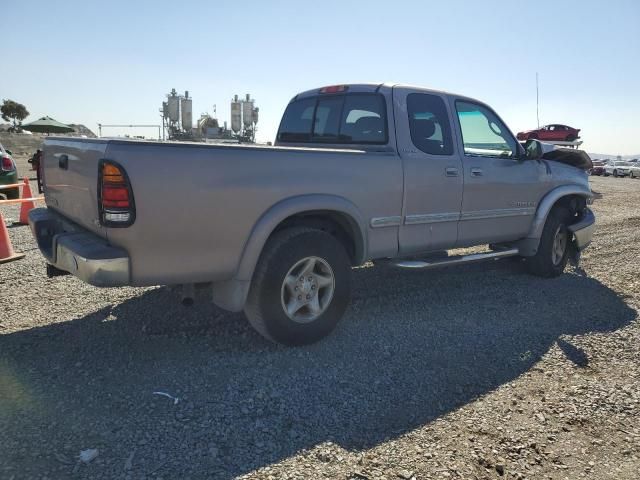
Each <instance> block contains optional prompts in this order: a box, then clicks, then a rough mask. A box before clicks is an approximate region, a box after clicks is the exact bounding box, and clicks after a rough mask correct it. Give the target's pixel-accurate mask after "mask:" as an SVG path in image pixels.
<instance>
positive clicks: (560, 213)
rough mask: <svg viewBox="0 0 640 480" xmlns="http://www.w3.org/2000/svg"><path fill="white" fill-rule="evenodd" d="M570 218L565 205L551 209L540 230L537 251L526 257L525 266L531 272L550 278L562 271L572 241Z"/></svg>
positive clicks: (565, 264)
mask: <svg viewBox="0 0 640 480" xmlns="http://www.w3.org/2000/svg"><path fill="white" fill-rule="evenodd" d="M571 219H572V215H571V212H570V211H569V210H568V209H566V208H565V207H560V206H558V207H554V208H553V209H552V210H551V212H550V213H549V216H548V217H547V222H546V223H545V224H544V229H543V230H542V237H541V238H540V245H539V246H538V251H537V253H536V254H535V255H534V256H533V257H529V258H527V267H528V269H529V271H530V272H531V273H533V274H534V275H537V276H539V277H546V278H551V277H557V276H558V275H561V274H562V272H564V269H565V267H566V266H567V260H568V258H569V247H570V244H571V241H572V234H571V231H570V230H569V228H568V226H569V225H570V222H571Z"/></svg>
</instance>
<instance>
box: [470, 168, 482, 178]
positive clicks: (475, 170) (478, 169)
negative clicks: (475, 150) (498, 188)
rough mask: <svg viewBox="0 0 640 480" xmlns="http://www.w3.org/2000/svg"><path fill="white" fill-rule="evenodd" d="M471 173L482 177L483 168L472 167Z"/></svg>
mask: <svg viewBox="0 0 640 480" xmlns="http://www.w3.org/2000/svg"><path fill="white" fill-rule="evenodd" d="M471 175H472V176H474V177H481V176H482V169H481V168H472V169H471Z"/></svg>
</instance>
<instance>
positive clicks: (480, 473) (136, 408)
mask: <svg viewBox="0 0 640 480" xmlns="http://www.w3.org/2000/svg"><path fill="white" fill-rule="evenodd" d="M593 188H594V190H595V191H597V192H599V193H600V194H601V198H599V199H598V200H596V202H595V204H594V210H595V211H596V214H597V215H598V229H597V233H596V237H595V240H594V244H593V245H592V246H591V247H590V248H589V249H588V251H587V252H586V253H585V255H584V256H583V263H582V267H583V269H584V271H579V272H568V273H566V274H565V275H563V276H561V277H559V278H557V279H552V280H543V279H539V278H535V277H531V276H529V275H527V274H525V273H524V270H523V268H522V265H521V264H520V263H519V262H513V261H502V262H492V263H488V264H477V265H471V266H465V267H458V268H452V269H448V270H439V271H428V272H427V271H425V272H420V271H402V270H398V269H394V268H392V267H384V266H380V267H375V268H360V269H356V270H355V271H354V275H353V285H354V298H353V303H352V305H351V307H350V308H349V309H348V311H347V314H346V317H345V318H344V319H343V321H342V323H341V324H340V326H339V328H338V329H337V331H336V332H335V333H334V334H333V335H332V336H331V337H329V338H328V339H327V340H325V341H323V342H321V343H319V344H316V345H313V346H310V347H305V348H296V349H287V348H281V347H277V346H273V345H271V344H269V343H267V342H266V341H265V340H263V339H262V338H261V337H260V336H258V335H257V334H256V333H254V332H253V330H252V329H251V328H250V327H249V325H248V323H247V322H246V320H245V319H244V318H243V316H242V315H239V314H231V313H226V312H223V311H222V310H219V309H217V308H216V307H214V306H212V305H211V304H210V303H208V302H207V301H206V298H203V299H202V301H201V302H198V303H196V304H195V305H194V306H193V307H189V308H186V307H182V306H181V305H180V304H179V302H178V298H177V295H176V294H175V293H173V292H171V291H170V290H169V289H167V288H120V289H97V288H93V287H90V286H87V285H85V284H83V283H82V282H80V281H79V280H77V279H75V278H74V277H71V276H67V277H59V278H54V279H47V278H46V276H45V274H44V261H43V259H42V257H41V256H40V254H39V252H38V251H37V249H36V247H35V244H34V242H33V240H32V238H31V235H30V232H29V229H28V227H24V226H10V228H9V232H10V236H11V239H12V241H13V244H14V247H15V248H16V250H18V251H22V252H26V258H25V259H23V260H19V261H16V262H12V263H8V264H4V265H0V292H1V297H0V478H3V479H12V478H15V479H19V478H53V479H58V478H94V479H98V478H109V479H111V478H125V479H129V478H131V479H141V478H156V479H157V478H165V479H166V478H232V477H240V478H252V479H253V478H255V479H321V478H337V479H398V478H399V479H405V480H406V479H412V478H415V479H429V478H430V479H442V478H465V479H473V478H477V479H484V478H487V479H490V478H509V479H524V478H527V479H538V478H544V479H577V478H583V477H584V478H596V479H600V478H611V479H616V480H618V479H637V478H638V471H639V470H640V421H639V416H640V415H639V411H638V410H639V408H640V346H639V341H638V340H639V339H640V328H639V321H638V308H639V307H640V280H639V278H638V272H639V271H640V256H639V255H638V241H639V240H640V228H639V227H640V207H639V206H640V181H633V180H630V179H613V178H594V179H593ZM0 208H1V209H2V210H1V211H2V212H3V214H4V215H5V220H7V222H8V223H9V224H10V223H11V220H12V219H16V218H17V216H18V209H17V208H16V207H0ZM153 392H165V393H168V394H170V395H171V396H173V397H176V398H178V399H179V400H178V401H175V400H173V399H172V398H169V397H166V396H162V395H156V394H154V393H153ZM86 449H97V457H96V458H95V459H93V460H92V461H91V462H88V463H84V462H79V461H78V455H79V453H80V452H81V451H83V450H86ZM94 454H95V452H94Z"/></svg>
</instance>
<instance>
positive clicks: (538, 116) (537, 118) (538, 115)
mask: <svg viewBox="0 0 640 480" xmlns="http://www.w3.org/2000/svg"><path fill="white" fill-rule="evenodd" d="M539 105H540V93H539V89H538V72H536V120H537V121H538V128H540V107H539Z"/></svg>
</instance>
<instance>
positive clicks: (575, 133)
mask: <svg viewBox="0 0 640 480" xmlns="http://www.w3.org/2000/svg"><path fill="white" fill-rule="evenodd" d="M517 137H518V140H529V139H537V140H542V141H556V142H573V141H574V140H577V139H578V138H580V129H579V128H573V127H568V126H567V125H559V124H554V125H545V126H544V127H541V128H538V129H537V130H527V131H526V132H520V133H518V135H517Z"/></svg>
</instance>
